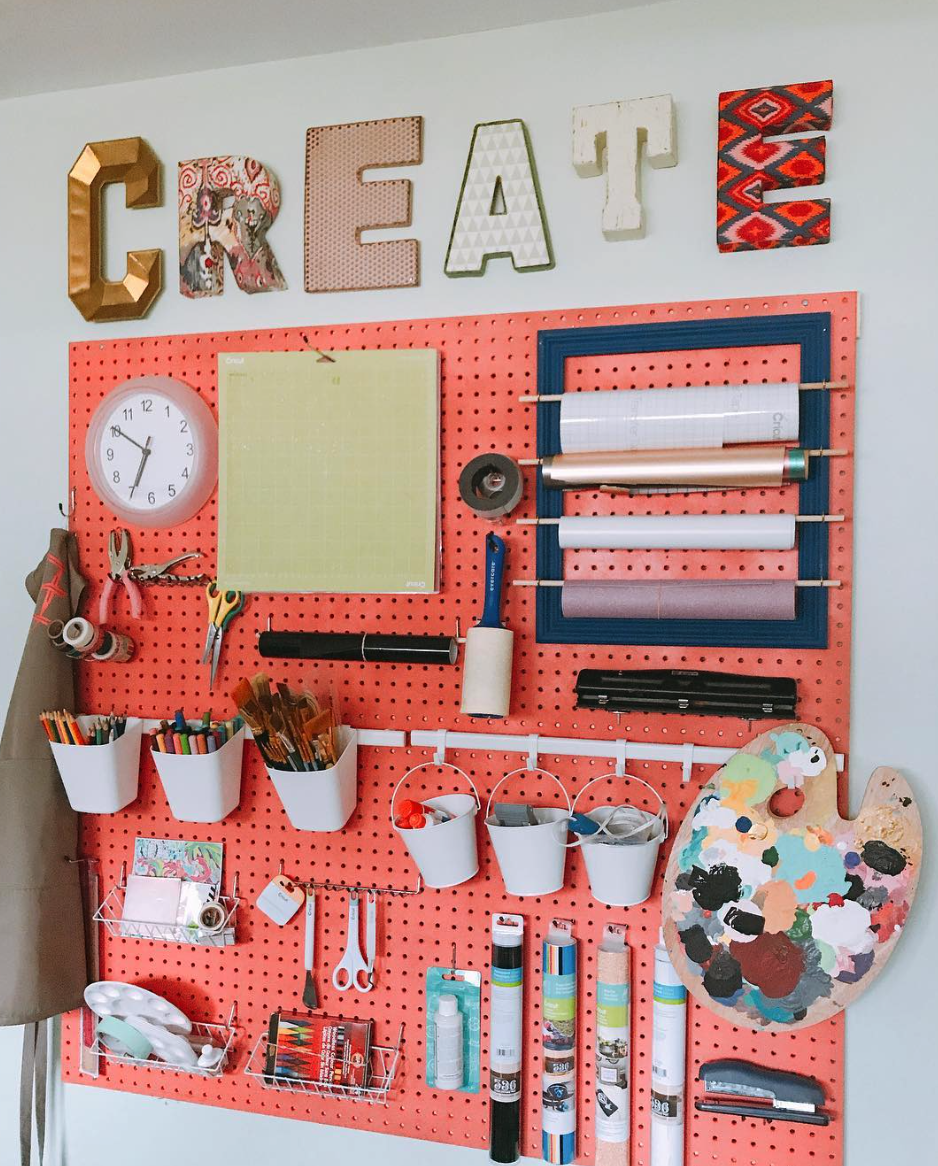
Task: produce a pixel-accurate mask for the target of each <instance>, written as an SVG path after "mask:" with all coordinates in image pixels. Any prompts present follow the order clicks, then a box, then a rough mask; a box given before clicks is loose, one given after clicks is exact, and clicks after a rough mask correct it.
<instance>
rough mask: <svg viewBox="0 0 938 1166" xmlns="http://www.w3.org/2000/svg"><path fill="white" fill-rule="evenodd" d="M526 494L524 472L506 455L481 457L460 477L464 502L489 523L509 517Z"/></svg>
mask: <svg viewBox="0 0 938 1166" xmlns="http://www.w3.org/2000/svg"><path fill="white" fill-rule="evenodd" d="M523 493H524V476H523V475H522V473H521V469H520V468H519V466H518V463H517V462H516V461H513V460H512V459H511V458H510V457H506V456H505V454H503V453H483V454H479V456H478V457H474V458H473V459H472V461H471V462H469V463H468V464H467V465H466V466H464V467H463V471H462V473H461V474H460V475H459V495H460V497H461V498H462V500H463V502H465V504H466V505H467V506H468V507H469V509H470V510H472V511H474V512H475V513H476V514H478V515H479V517H480V518H487V519H488V520H489V521H490V522H494V521H495V520H496V519H498V518H504V517H505V515H506V514H510V513H511V512H512V510H514V508H515V507H516V506H517V505H518V503H519V502H520V501H521V496H522V494H523Z"/></svg>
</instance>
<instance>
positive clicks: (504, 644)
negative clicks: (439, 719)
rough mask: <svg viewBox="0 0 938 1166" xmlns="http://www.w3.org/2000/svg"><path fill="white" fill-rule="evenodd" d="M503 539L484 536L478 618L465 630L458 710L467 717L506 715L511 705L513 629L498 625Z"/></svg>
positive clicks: (502, 567)
mask: <svg viewBox="0 0 938 1166" xmlns="http://www.w3.org/2000/svg"><path fill="white" fill-rule="evenodd" d="M504 571H505V540H504V539H501V538H499V537H498V535H497V534H487V535H486V536H485V604H484V606H483V608H482V618H481V619H480V620H479V622H478V623H477V624H476V626H475V627H474V628H470V629H469V631H468V632H467V633H466V656H465V663H464V664H463V673H462V704H461V705H460V711H461V712H464V713H467V714H468V715H469V716H470V717H492V718H495V717H507V716H508V707H509V705H510V704H511V658H512V650H513V648H514V638H515V636H514V632H511V631H509V630H508V628H505V627H502V620H501V606H502V576H503V575H504Z"/></svg>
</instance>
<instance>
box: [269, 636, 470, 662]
mask: <svg viewBox="0 0 938 1166" xmlns="http://www.w3.org/2000/svg"><path fill="white" fill-rule="evenodd" d="M257 647H258V651H259V652H260V654H261V655H262V656H279V657H281V658H283V659H287V660H357V661H359V662H360V663H373V664H381V663H388V664H455V663H456V657H457V655H458V653H459V645H458V644H457V642H456V640H455V638H454V637H453V636H393V635H390V636H388V635H372V634H371V633H363V632H261V634H260V636H259V637H258V645H257Z"/></svg>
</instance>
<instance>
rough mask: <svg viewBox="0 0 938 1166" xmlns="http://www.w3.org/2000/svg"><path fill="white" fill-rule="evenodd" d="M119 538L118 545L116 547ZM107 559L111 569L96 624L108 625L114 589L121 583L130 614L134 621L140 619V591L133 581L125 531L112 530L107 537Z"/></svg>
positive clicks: (127, 535)
mask: <svg viewBox="0 0 938 1166" xmlns="http://www.w3.org/2000/svg"><path fill="white" fill-rule="evenodd" d="M118 538H120V545H118ZM107 557H108V562H109V563H110V566H111V569H110V571H109V572H108V575H107V578H106V579H105V581H104V590H103V591H102V592H101V599H100V600H99V602H98V623H100V624H107V623H110V618H111V606H112V603H113V599H114V589H115V588H116V587H117V584H118V583H123V585H124V590H125V591H126V592H127V598H128V600H129V601H130V614H131V615H132V616H133V617H134V619H140V616H141V613H142V612H143V603H142V601H141V597H140V589H139V587H138V586H137V584H136V583H135V582H134V580H133V575H132V574H131V567H130V560H131V550H130V535H129V534H128V533H127V531H126V530H120V531H117V530H112V531H111V533H110V534H109V535H108V536H107Z"/></svg>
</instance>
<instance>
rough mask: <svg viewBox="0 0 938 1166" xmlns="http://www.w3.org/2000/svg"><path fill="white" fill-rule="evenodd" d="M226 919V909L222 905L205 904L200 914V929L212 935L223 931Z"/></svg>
mask: <svg viewBox="0 0 938 1166" xmlns="http://www.w3.org/2000/svg"><path fill="white" fill-rule="evenodd" d="M226 917H227V916H226V914H225V909H224V907H222V905H221V903H215V902H208V903H205V904H204V905H203V907H202V910H201V911H200V912H199V929H200V930H201V931H208V932H209V933H210V934H214V933H215V932H216V931H221V929H222V928H223V927H224V925H225V919H226Z"/></svg>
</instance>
